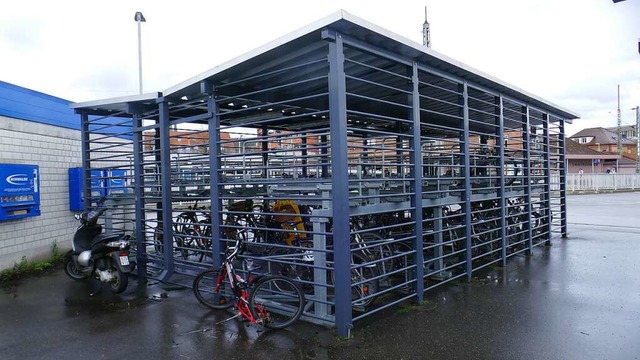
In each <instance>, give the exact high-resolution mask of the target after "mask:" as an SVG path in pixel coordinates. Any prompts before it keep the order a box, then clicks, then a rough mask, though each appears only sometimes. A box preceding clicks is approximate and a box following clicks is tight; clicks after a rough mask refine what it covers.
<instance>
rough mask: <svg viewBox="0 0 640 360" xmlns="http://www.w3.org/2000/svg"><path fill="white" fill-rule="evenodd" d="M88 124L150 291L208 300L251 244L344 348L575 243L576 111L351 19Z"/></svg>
mask: <svg viewBox="0 0 640 360" xmlns="http://www.w3.org/2000/svg"><path fill="white" fill-rule="evenodd" d="M514 66H517V64H516V65H514ZM522 70H523V71H530V70H531V69H522ZM72 107H73V108H74V109H75V110H76V111H77V112H78V113H79V114H80V116H81V119H82V129H83V131H82V140H83V141H82V146H83V149H82V150H83V152H82V154H83V171H84V175H85V176H84V198H85V199H92V201H95V200H96V198H95V196H94V197H93V198H92V196H93V195H92V194H93V193H94V192H95V191H93V192H92V188H91V187H92V185H94V184H95V183H96V182H95V181H94V182H91V176H90V174H91V171H95V170H124V174H125V175H124V178H125V180H126V181H125V182H126V186H123V187H122V188H127V189H128V191H120V192H117V193H114V194H111V196H109V200H108V201H109V204H110V206H111V208H112V211H111V212H110V213H109V216H108V217H107V218H108V222H109V226H107V228H108V229H107V230H108V231H119V230H123V229H128V230H132V231H133V232H134V235H135V236H134V237H135V240H134V241H135V249H136V258H137V265H138V267H137V269H138V272H139V274H140V275H142V276H148V277H151V278H157V279H159V280H162V281H166V282H184V283H187V284H188V283H190V282H189V279H191V278H192V277H193V276H194V275H195V274H197V273H198V272H199V271H201V270H202V269H204V268H206V267H211V266H216V265H217V264H219V263H220V261H221V254H222V253H223V252H224V250H225V247H226V246H227V244H229V243H230V242H232V241H234V240H235V239H236V238H237V237H242V238H243V239H244V240H245V241H246V242H247V244H248V246H247V251H246V252H245V253H244V258H246V259H248V260H249V263H251V264H252V265H253V266H258V265H259V267H260V269H259V270H256V271H257V272H270V273H277V274H281V275H285V276H290V277H292V278H294V279H296V280H297V281H299V283H300V284H302V286H303V289H304V291H305V298H306V302H307V303H306V307H305V312H304V316H303V318H304V319H306V320H308V321H313V322H317V323H321V324H325V325H330V326H335V327H337V330H338V334H339V335H340V336H348V335H349V333H350V330H351V328H352V326H353V323H354V322H356V321H358V320H360V319H362V318H364V317H367V316H369V315H371V314H373V313H375V312H377V311H380V310H382V309H385V308H387V307H390V306H393V305H395V304H398V303H400V302H402V301H406V300H413V301H416V302H421V301H422V299H423V296H424V294H425V293H426V292H427V291H429V290H431V289H433V288H435V287H438V286H440V285H444V284H447V283H449V282H451V281H454V280H456V279H471V276H472V274H473V272H474V271H477V270H480V269H482V268H485V267H487V266H490V265H494V264H496V265H505V264H506V262H507V260H508V258H509V257H512V256H516V255H517V254H521V253H527V254H528V253H529V252H531V250H532V248H534V247H536V246H541V245H545V244H549V242H550V240H551V239H552V237H554V236H564V235H566V232H567V228H566V201H565V195H566V191H565V177H566V165H565V131H564V126H565V123H566V122H569V121H571V120H572V119H575V118H577V115H576V114H574V113H572V112H570V111H567V110H565V109H562V108H561V107H558V106H556V105H554V104H552V103H550V102H548V101H545V100H543V99H541V98H539V97H537V96H535V95H532V94H529V93H526V92H524V91H522V90H520V89H518V88H516V87H514V86H511V85H509V84H507V83H504V82H502V81H500V80H498V79H495V78H493V77H490V76H488V75H486V74H483V73H482V72H480V71H478V70H475V69H473V68H470V67H468V66H465V65H463V64H461V63H459V62H456V61H454V60H452V59H450V58H448V57H446V56H444V55H441V54H439V53H438V52H435V51H433V50H432V49H430V48H426V47H423V46H421V45H419V44H416V43H413V42H411V41H409V40H406V39H404V38H402V37H400V36H398V35H396V34H393V33H391V32H388V31H387V30H384V29H382V28H379V27H377V26H375V25H372V24H370V23H368V22H366V21H364V20H362V19H359V18H357V17H355V16H352V15H350V14H348V13H346V12H344V11H341V12H338V13H336V14H334V15H331V16H329V17H327V18H324V19H322V20H320V21H318V22H316V23H313V24H311V25H309V26H307V27H305V28H303V29H301V30H299V31H296V32H294V33H292V34H290V35H287V36H285V37H283V38H280V39H277V40H275V41H273V42H271V43H269V44H267V45H265V46H263V47H260V48H258V49H255V50H254V51H252V52H250V53H248V54H245V55H243V56H241V57H238V58H236V59H234V60H231V61H229V62H227V63H224V64H222V65H220V66H218V67H215V68H213V69H211V70H209V71H207V72H205V73H202V74H200V75H197V76H196V77H194V78H191V79H189V80H187V81H185V82H183V83H180V84H178V85H176V86H174V87H172V88H169V89H167V90H165V91H163V92H161V93H150V94H142V95H135V96H130V97H123V98H113V99H106V100H97V101H90V102H84V103H76V104H72ZM113 173H117V174H118V176H119V177H123V175H122V174H123V172H122V171H118V172H114V171H104V172H103V174H105V175H104V176H105V177H106V179H105V180H109V179H108V178H109V176H110V175H109V174H113ZM94 190H95V189H94ZM276 204H278V206H276ZM285 205H286V206H285ZM245 266H248V265H247V263H246V262H245Z"/></svg>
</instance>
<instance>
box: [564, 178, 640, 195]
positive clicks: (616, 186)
mask: <svg viewBox="0 0 640 360" xmlns="http://www.w3.org/2000/svg"><path fill="white" fill-rule="evenodd" d="M567 190H569V191H571V192H578V191H595V192H598V191H610V190H640V174H567Z"/></svg>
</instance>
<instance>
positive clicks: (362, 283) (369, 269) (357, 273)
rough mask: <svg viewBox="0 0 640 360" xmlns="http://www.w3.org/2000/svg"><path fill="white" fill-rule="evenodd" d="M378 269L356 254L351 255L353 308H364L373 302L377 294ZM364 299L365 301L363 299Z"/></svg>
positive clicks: (362, 256)
mask: <svg viewBox="0 0 640 360" xmlns="http://www.w3.org/2000/svg"><path fill="white" fill-rule="evenodd" d="M376 276H378V267H377V266H376V265H375V264H370V262H369V260H368V259H367V258H366V257H365V256H364V255H360V254H357V253H352V254H351V299H352V303H353V305H354V306H358V307H363V308H366V307H367V306H369V305H371V304H372V303H373V302H374V301H375V300H376V296H375V294H376V293H377V292H378V287H379V286H378V285H379V284H378V280H377V279H374V278H375V277H376ZM365 298H366V299H365Z"/></svg>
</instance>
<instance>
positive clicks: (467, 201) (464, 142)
mask: <svg viewBox="0 0 640 360" xmlns="http://www.w3.org/2000/svg"><path fill="white" fill-rule="evenodd" d="M459 90H461V91H462V97H461V98H460V102H461V105H462V122H461V123H462V134H461V136H460V142H461V144H460V145H461V149H462V150H463V160H462V161H463V163H464V168H463V176H464V191H463V197H462V198H463V200H464V214H465V220H464V223H465V247H466V252H465V258H466V272H467V280H468V281H470V280H471V275H472V272H473V264H472V261H471V258H472V254H471V244H472V242H471V236H472V229H471V194H472V191H471V164H470V162H471V156H470V155H471V154H469V151H470V146H469V136H470V135H469V92H468V88H467V83H466V82H465V83H464V84H462V85H460V86H459Z"/></svg>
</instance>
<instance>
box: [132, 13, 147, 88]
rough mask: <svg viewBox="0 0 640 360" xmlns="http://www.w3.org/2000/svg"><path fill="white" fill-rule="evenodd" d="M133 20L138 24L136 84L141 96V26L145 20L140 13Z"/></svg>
mask: <svg viewBox="0 0 640 360" xmlns="http://www.w3.org/2000/svg"><path fill="white" fill-rule="evenodd" d="M134 20H135V21H136V22H137V23H138V82H139V83H140V94H142V26H141V24H142V23H143V22H146V21H147V19H145V18H144V16H143V15H142V13H141V12H140V11H138V12H136V15H135V17H134Z"/></svg>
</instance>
